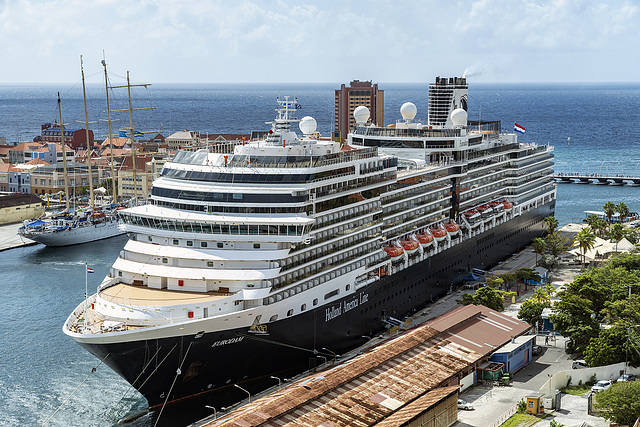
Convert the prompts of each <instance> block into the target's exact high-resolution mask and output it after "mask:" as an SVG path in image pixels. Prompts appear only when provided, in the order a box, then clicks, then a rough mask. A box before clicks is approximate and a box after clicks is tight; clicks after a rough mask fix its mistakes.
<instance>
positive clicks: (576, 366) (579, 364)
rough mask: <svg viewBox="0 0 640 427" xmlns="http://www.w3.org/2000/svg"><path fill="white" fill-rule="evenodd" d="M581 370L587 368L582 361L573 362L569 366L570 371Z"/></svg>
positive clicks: (585, 363)
mask: <svg viewBox="0 0 640 427" xmlns="http://www.w3.org/2000/svg"><path fill="white" fill-rule="evenodd" d="M582 368H587V362H585V361H584V360H582V359H580V360H574V361H573V363H572V364H571V369H582Z"/></svg>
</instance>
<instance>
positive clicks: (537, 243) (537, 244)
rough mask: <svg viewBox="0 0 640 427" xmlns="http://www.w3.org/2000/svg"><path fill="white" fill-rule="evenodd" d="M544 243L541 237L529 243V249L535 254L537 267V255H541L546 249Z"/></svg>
mask: <svg viewBox="0 0 640 427" xmlns="http://www.w3.org/2000/svg"><path fill="white" fill-rule="evenodd" d="M546 246H547V245H546V244H545V241H544V239H543V238H542V237H536V238H535V239H533V240H532V241H531V247H532V248H533V251H534V252H535V253H536V265H538V255H542V254H543V252H544V250H545V248H546Z"/></svg>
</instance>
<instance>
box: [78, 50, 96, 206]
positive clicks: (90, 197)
mask: <svg viewBox="0 0 640 427" xmlns="http://www.w3.org/2000/svg"><path fill="white" fill-rule="evenodd" d="M80 71H81V72H82V97H83V98H84V131H85V135H86V138H87V164H88V165H89V202H90V203H91V210H93V209H94V198H93V171H92V169H91V141H89V116H88V115H87V91H86V89H85V85H84V67H83V66H82V55H80Z"/></svg>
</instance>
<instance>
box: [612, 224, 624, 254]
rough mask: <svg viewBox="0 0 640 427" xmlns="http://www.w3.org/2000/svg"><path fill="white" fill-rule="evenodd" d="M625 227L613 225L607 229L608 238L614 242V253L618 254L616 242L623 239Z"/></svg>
mask: <svg viewBox="0 0 640 427" xmlns="http://www.w3.org/2000/svg"><path fill="white" fill-rule="evenodd" d="M624 229H625V226H624V225H622V224H613V225H612V226H611V228H610V229H609V238H610V239H611V240H613V241H614V242H616V252H618V242H619V241H620V240H622V238H623V237H624Z"/></svg>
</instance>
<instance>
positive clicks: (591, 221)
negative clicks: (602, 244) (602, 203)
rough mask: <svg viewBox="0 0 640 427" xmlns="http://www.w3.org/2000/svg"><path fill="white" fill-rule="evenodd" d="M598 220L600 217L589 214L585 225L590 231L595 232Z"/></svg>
mask: <svg viewBox="0 0 640 427" xmlns="http://www.w3.org/2000/svg"><path fill="white" fill-rule="evenodd" d="M599 219H600V217H599V216H598V215H596V214H591V215H589V216H588V217H587V219H586V222H587V225H588V226H589V227H591V229H592V230H597V229H598V226H597V224H598V220H599Z"/></svg>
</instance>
